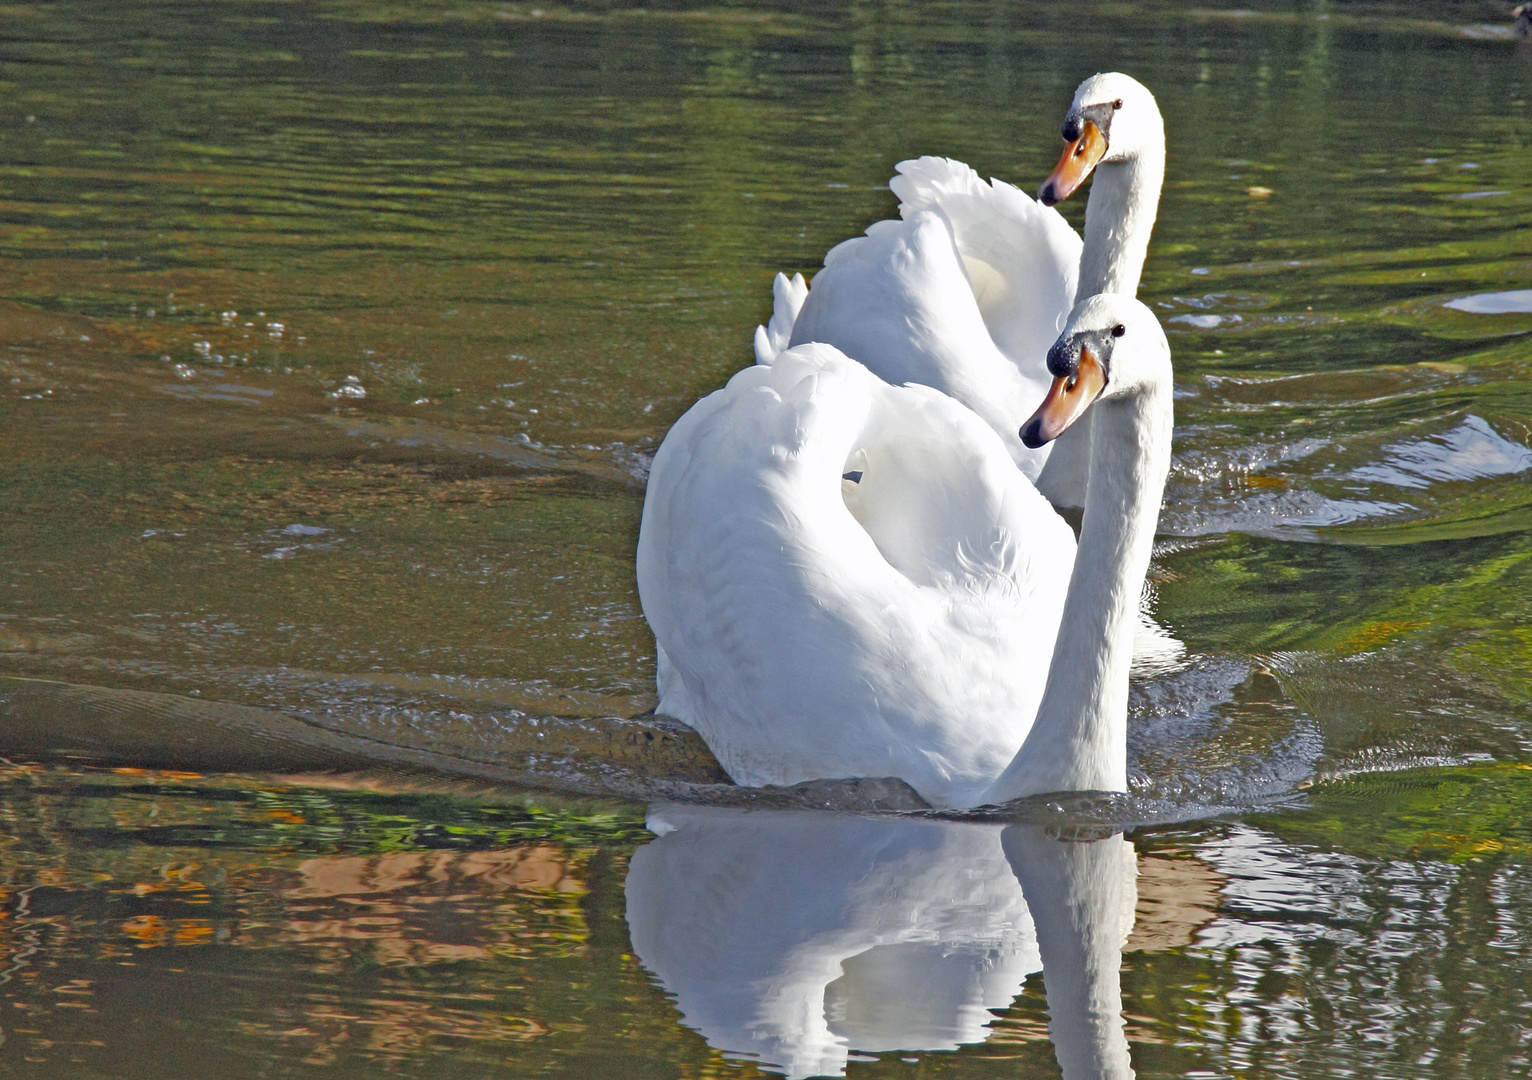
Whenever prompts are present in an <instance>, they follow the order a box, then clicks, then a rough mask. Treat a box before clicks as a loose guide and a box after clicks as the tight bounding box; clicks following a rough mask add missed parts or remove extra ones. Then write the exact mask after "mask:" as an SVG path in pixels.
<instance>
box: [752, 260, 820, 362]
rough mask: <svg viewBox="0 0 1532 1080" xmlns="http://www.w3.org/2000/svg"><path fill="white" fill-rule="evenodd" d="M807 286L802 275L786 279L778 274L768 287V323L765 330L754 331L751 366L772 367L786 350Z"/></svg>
mask: <svg viewBox="0 0 1532 1080" xmlns="http://www.w3.org/2000/svg"><path fill="white" fill-rule="evenodd" d="M808 295H809V284H808V282H807V281H805V280H803V275H802V274H794V275H793V276H792V277H791V278H789V277H788V276H787V275H786V274H778V275H777V276H776V278H775V279H774V280H773V281H772V283H771V300H772V307H771V319H770V321H768V322H767V323H766V325H765V326H757V327H756V328H755V362H756V363H757V364H768V365H769V364H774V363H776V360H777V357H778V356H780V355H781V353H782V351H783V350H784V349H786V348H787V343H788V341H789V340H791V338H792V336H793V326H794V325H796V324H797V322H798V313H799V312H800V311H802V310H803V302H804V301H805V300H807V299H808Z"/></svg>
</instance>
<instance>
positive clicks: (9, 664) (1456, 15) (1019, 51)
mask: <svg viewBox="0 0 1532 1080" xmlns="http://www.w3.org/2000/svg"><path fill="white" fill-rule="evenodd" d="M1508 6H1509V5H1507V7H1508ZM4 30H5V32H4V35H3V37H0V84H3V88H4V90H5V93H4V94H3V95H0V309H3V314H4V318H3V319H0V424H3V432H4V437H3V439H0V485H3V488H4V492H3V497H4V500H5V506H6V509H7V512H6V513H5V514H4V515H0V590H3V592H0V673H3V674H4V675H5V676H7V677H5V678H0V752H4V753H5V754H6V756H7V758H8V759H9V760H10V761H12V762H14V763H15V764H14V767H11V766H7V771H6V772H5V774H4V777H3V781H4V782H3V785H0V813H3V815H4V820H5V822H6V824H5V826H4V827H3V828H0V833H3V834H4V838H3V839H0V843H4V844H5V855H4V856H3V861H0V893H3V897H4V901H3V903H4V911H3V918H0V995H3V997H0V1011H3V1013H4V1015H0V1034H3V1036H4V1042H3V1044H0V1062H3V1064H4V1067H5V1070H6V1071H7V1072H9V1071H16V1072H17V1073H18V1075H37V1076H71V1077H73V1076H90V1075H100V1076H118V1075H138V1074H144V1073H146V1072H147V1071H149V1070H151V1069H152V1070H154V1071H156V1072H158V1073H160V1074H164V1075H171V1076H183V1075H184V1076H193V1075H199V1076H200V1075H206V1074H208V1073H209V1072H216V1073H218V1074H220V1075H230V1076H240V1075H249V1076H273V1075H307V1074H309V1073H311V1072H312V1073H314V1074H316V1075H318V1074H352V1073H354V1074H356V1075H377V1074H378V1073H380V1072H388V1071H399V1072H405V1073H420V1072H421V1071H423V1070H429V1071H430V1074H431V1075H442V1076H457V1075H462V1076H484V1075H502V1074H510V1075H521V1074H528V1075H530V1074H533V1073H551V1074H555V1075H568V1076H606V1075H633V1076H648V1075H653V1076H657V1077H658V1076H709V1075H718V1074H724V1073H728V1074H735V1073H739V1074H742V1075H748V1074H750V1073H751V1072H752V1070H756V1069H759V1068H763V1067H774V1068H777V1069H780V1070H786V1071H789V1072H795V1073H798V1074H812V1073H816V1072H817V1073H830V1074H833V1073H836V1072H838V1071H840V1070H842V1069H847V1070H849V1071H850V1073H851V1075H858V1074H861V1075H867V1076H882V1075H885V1074H886V1075H890V1076H894V1075H900V1076H902V1075H912V1074H913V1073H914V1072H917V1071H918V1072H919V1073H920V1074H921V1075H949V1074H950V1075H961V1076H967V1075H975V1076H990V1075H994V1076H999V1075H1007V1076H1013V1075H1033V1074H1036V1075H1040V1076H1048V1075H1057V1074H1058V1072H1059V1070H1060V1068H1061V1065H1060V1062H1061V1061H1064V1062H1067V1061H1074V1060H1085V1059H1075V1058H1071V1057H1070V1055H1071V1054H1075V1053H1076V1052H1081V1053H1084V1052H1086V1051H1089V1052H1090V1053H1095V1054H1097V1058H1095V1059H1091V1060H1097V1061H1098V1064H1097V1065H1095V1066H1089V1067H1090V1068H1096V1069H1097V1071H1098V1072H1103V1071H1104V1072H1105V1074H1108V1075H1112V1074H1113V1072H1112V1070H1114V1069H1115V1070H1117V1073H1116V1074H1118V1075H1120V1074H1121V1068H1124V1067H1126V1066H1125V1065H1124V1061H1125V1060H1126V1059H1125V1058H1124V1057H1123V1054H1124V1053H1126V1054H1128V1055H1130V1056H1131V1062H1132V1067H1133V1068H1134V1069H1135V1070H1136V1071H1137V1073H1138V1075H1140V1076H1160V1075H1165V1076H1172V1075H1174V1076H1181V1075H1187V1074H1191V1075H1206V1076H1226V1075H1241V1076H1260V1077H1266V1076H1271V1077H1289V1076H1291V1077H1329V1076H1335V1075H1343V1074H1346V1073H1355V1072H1363V1071H1365V1072H1367V1073H1370V1074H1372V1075H1376V1076H1379V1077H1393V1076H1398V1077H1416V1076H1431V1077H1436V1076H1444V1077H1445V1076H1452V1077H1455V1076H1488V1075H1520V1074H1524V1073H1527V1072H1529V1071H1532V1063H1529V1061H1528V1057H1529V1055H1532V995H1529V994H1528V992H1527V990H1526V986H1527V979H1528V975H1529V973H1532V955H1529V952H1528V947H1529V945H1528V943H1529V941H1532V904H1529V903H1528V900H1527V897H1528V896H1529V895H1532V890H1529V887H1528V886H1529V881H1528V873H1527V867H1528V865H1529V863H1528V858H1529V851H1532V848H1529V844H1532V834H1529V833H1528V831H1527V826H1526V822H1527V821H1528V820H1529V814H1528V811H1529V810H1532V805H1529V804H1532V786H1529V785H1532V780H1528V777H1529V776H1532V773H1529V772H1528V771H1526V770H1525V769H1524V768H1522V767H1521V766H1522V765H1523V764H1524V763H1526V762H1528V761H1532V630H1529V626H1532V390H1529V389H1528V388H1529V386H1532V381H1529V379H1532V345H1529V344H1528V334H1529V333H1532V288H1529V286H1532V209H1529V208H1532V179H1529V177H1532V170H1529V168H1528V152H1529V151H1528V143H1529V141H1532V138H1529V137H1532V120H1529V118H1528V104H1527V102H1528V94H1529V91H1532V54H1529V53H1528V51H1527V48H1526V47H1525V46H1522V45H1520V44H1519V43H1518V42H1517V40H1516V39H1515V36H1514V34H1513V33H1512V31H1511V29H1510V22H1509V19H1508V17H1506V16H1504V15H1503V13H1501V12H1500V11H1499V9H1498V8H1497V7H1496V6H1495V5H1488V6H1485V5H1480V4H1467V3H1462V4H1455V3H1445V4H1438V3H1433V4H1425V3H1379V4H1371V5H1366V6H1362V7H1359V6H1356V5H1338V4H1329V3H1324V2H1322V0H1316V2H1315V3H1311V4H1303V5H1298V6H1294V5H1279V6H1265V7H1260V8H1256V9H1249V8H1246V9H1241V10H1222V11H1221V10H1217V9H1215V8H1213V7H1194V6H1193V5H1189V4H1180V3H1144V4H1137V5H1132V6H1131V7H1129V6H1124V7H1122V8H1109V9H1106V10H1101V9H1100V8H1099V6H1098V5H1089V6H1087V5H1083V4H1079V5H1077V4H1057V3H1053V4H1046V5H1044V4H1036V5H1033V4H1010V5H1006V4H999V5H995V4H990V5H979V4H966V3H958V4H951V5H942V6H941V7H939V8H931V7H928V6H923V5H914V4H910V5H903V4H886V5H881V6H876V7H869V6H864V5H847V6H842V7H826V6H825V5H801V6H796V7H795V6H790V5H779V6H776V7H765V6H751V7H748V8H745V7H739V8H729V7H722V6H719V7H702V6H696V5H687V4H677V5H671V6H666V5H649V6H648V7H647V8H646V9H645V10H636V9H635V10H626V9H623V8H621V7H619V6H606V5H592V6H587V7H581V6H573V7H559V6H552V5H549V6H547V7H537V8H534V7H533V6H531V5H525V4H511V3H476V2H471V0H465V2H462V3H453V2H450V0H442V2H437V3H420V4H409V5H406V4H387V3H364V2H361V0H355V2H348V0H322V2H320V3H315V4H308V5H303V6H293V5H289V4H277V3H271V4H260V3H249V2H244V0H230V2H226V3H220V4H217V5H206V4H198V5H174V4H158V5H133V6H124V5H119V4H105V3H98V4H92V3H66V4H58V5H29V4H15V5H10V6H8V7H7V8H6V9H5V11H4ZM1113 68H1115V69H1121V70H1125V71H1128V72H1130V73H1132V74H1134V75H1136V76H1137V77H1138V78H1140V79H1141V80H1142V81H1143V82H1144V83H1146V84H1147V85H1148V86H1150V87H1151V89H1153V90H1154V92H1155V93H1156V95H1157V96H1158V98H1159V101H1160V104H1161V107H1162V110H1163V111H1164V113H1165V116H1166V121H1167V133H1168V137H1169V140H1170V158H1169V167H1168V174H1167V183H1166V188H1165V196H1164V202H1163V204H1162V209H1161V217H1160V222H1159V224H1158V226H1157V229H1156V233H1155V242H1154V244H1153V246H1152V247H1151V250H1150V258H1149V263H1148V266H1147V269H1146V273H1145V278H1144V284H1143V287H1142V289H1141V293H1140V295H1141V296H1142V297H1143V298H1144V299H1146V300H1147V301H1148V302H1149V303H1150V304H1151V305H1153V306H1155V307H1156V308H1157V310H1158V311H1159V313H1160V316H1161V318H1162V320H1163V321H1164V323H1165V325H1166V328H1167V330H1168V331H1169V333H1170V335H1171V343H1172V348H1173V350H1174V353H1175V362H1176V371H1177V402H1176V405H1177V435H1176V443H1175V464H1174V466H1173V471H1172V476H1171V482H1170V486H1169V489H1168V492H1167V500H1166V505H1165V509H1164V512H1163V514H1162V517H1161V538H1160V543H1159V545H1158V549H1157V554H1156V558H1155V564H1154V568H1153V570H1152V572H1151V584H1152V590H1151V595H1150V597H1149V600H1150V608H1151V610H1152V612H1153V615H1154V617H1155V619H1156V620H1157V621H1158V623H1159V624H1160V625H1161V626H1163V627H1164V628H1165V629H1166V631H1167V632H1168V634H1170V635H1172V636H1173V638H1174V639H1175V640H1176V641H1179V642H1180V643H1181V644H1182V645H1184V646H1185V652H1184V654H1182V655H1181V657H1180V659H1179V660H1177V661H1176V662H1174V663H1167V664H1163V665H1161V666H1160V667H1159V668H1157V669H1155V670H1152V671H1146V672H1144V673H1143V675H1142V677H1141V678H1139V679H1138V681H1137V682H1136V683H1135V687H1134V696H1133V704H1132V709H1133V717H1134V719H1133V722H1132V725H1131V727H1130V767H1131V769H1132V782H1133V785H1134V792H1133V797H1132V798H1131V799H1128V800H1118V801H1115V802H1106V803H1100V802H1092V801H1089V800H1086V801H1076V802H1073V803H1068V804H1054V805H1048V804H1046V803H1044V804H1039V805H1036V806H1031V807H1022V808H1015V809H1014V810H1013V811H1010V812H1008V813H1007V814H1002V815H992V816H987V817H986V816H978V817H976V818H975V819H972V820H953V819H939V818H934V817H930V816H920V815H916V816H914V817H910V816H895V815H889V814H887V813H882V814H874V815H872V816H863V817H854V818H844V817H835V816H829V815H827V814H825V813H823V811H822V810H821V811H818V812H809V811H808V810H806V809H805V808H807V807H821V808H823V807H825V806H840V807H842V808H845V807H856V808H862V809H879V808H881V809H882V810H888V809H899V808H901V807H908V806H909V803H908V800H907V798H905V797H904V796H903V795H902V794H901V793H900V792H899V791H897V790H889V789H886V788H880V787H878V786H877V785H862V786H860V787H858V788H855V789H839V788H816V789H811V790H807V791H796V792H767V793H755V792H748V791H742V790H740V789H737V788H733V787H731V786H730V785H728V784H727V779H726V777H724V776H723V775H722V774H721V773H720V772H719V770H718V769H717V767H716V765H715V764H714V763H713V762H712V761H711V759H710V757H709V756H708V755H707V753H706V750H705V748H703V747H702V746H701V745H700V743H699V742H698V741H697V740H696V738H695V736H692V735H690V734H689V733H688V732H686V731H685V730H683V729H679V728H677V727H675V726H673V725H670V724H667V723H666V722H665V721H664V720H663V719H657V718H653V717H647V716H645V715H643V714H644V713H645V712H646V710H648V709H649V708H650V707H652V705H653V704H654V697H653V694H652V684H653V673H654V672H653V668H654V664H653V641H652V638H650V637H649V635H648V633H647V630H646V628H645V626H644V623H643V621H642V617H641V614H640V612H639V610H638V605H637V598H636V592H635V588H634V585H633V561H632V552H633V545H634V541H635V539H636V527H637V519H638V512H639V507H640V505H641V500H642V492H643V483H644V478H645V472H646V467H647V462H648V460H649V456H650V455H651V454H652V453H653V451H654V449H655V447H656V446H657V445H658V443H659V440H660V438H661V437H662V436H663V434H664V432H665V430H666V428H667V427H668V426H669V424H670V423H671V422H672V421H673V420H674V419H675V418H676V417H677V416H678V415H679V414H680V413H681V412H682V411H684V410H685V409H686V408H687V407H688V406H689V405H690V404H691V402H692V401H694V400H695V399H696V397H697V396H698V395H699V394H702V393H705V392H707V391H709V390H711V389H713V388H716V387H717V386H719V385H721V384H722V382H723V381H724V380H725V379H726V378H727V376H728V375H729V374H730V373H732V372H733V371H735V370H737V369H738V368H739V367H740V366H741V365H743V364H745V363H747V362H749V359H750V352H749V342H750V332H751V330H752V329H753V327H754V326H755V324H756V323H757V322H759V321H761V320H762V319H764V318H765V316H766V315H767V314H768V313H769V303H770V280H771V275H772V274H773V273H775V272H776V271H778V270H787V271H789V272H791V271H794V270H801V271H804V272H805V273H811V272H812V271H813V270H814V268H815V267H816V266H817V265H818V262H819V259H820V258H821V256H822V255H823V253H824V251H825V250H826V249H827V248H828V247H830V246H831V245H833V244H834V243H835V242H837V241H839V240H841V239H843V238H845V237H847V236H850V235H854V234H856V233H858V232H859V231H860V230H861V229H862V228H864V227H865V226H866V225H867V224H868V223H869V222H870V221H872V220H875V219H877V218H879V217H882V216H887V215H888V214H890V213H892V211H893V200H892V197H891V195H890V194H889V193H888V191H887V189H886V181H887V178H888V176H889V174H890V171H891V168H892V165H893V163H894V162H896V161H898V160H900V159H901V158H904V157H909V156H915V155H918V154H922V153H943V154H950V155H952V156H955V157H959V158H962V159H964V160H967V161H969V162H970V163H972V164H973V165H974V166H975V167H976V168H978V169H979V170H980V172H981V173H983V174H985V175H996V176H999V177H1001V178H1003V179H1007V180H1010V181H1013V182H1015V183H1017V184H1019V185H1021V186H1022V187H1023V188H1026V189H1032V188H1035V186H1036V185H1037V184H1038V183H1039V182H1040V180H1041V179H1042V177H1043V176H1044V175H1046V173H1047V170H1048V169H1049V167H1050V166H1051V165H1052V162H1053V159H1054V157H1055V156H1056V154H1057V152H1058V148H1059V141H1058V134H1057V129H1058V125H1059V122H1060V121H1061V119H1062V115H1063V111H1064V108H1065V106H1066V104H1067V101H1068V98H1069V94H1070V92H1071V91H1072V89H1073V87H1074V85H1075V84H1076V83H1077V82H1078V81H1079V79H1080V78H1081V77H1083V76H1084V75H1087V74H1089V73H1091V72H1093V71H1096V70H1101V69H1113ZM1063 209H1064V210H1065V212H1066V214H1067V215H1069V216H1070V217H1071V220H1073V221H1074V222H1076V224H1078V222H1079V220H1080V214H1081V210H1082V206H1081V205H1080V204H1079V203H1077V202H1076V203H1070V204H1066V205H1065V207H1064V208H1063ZM21 679H26V680H32V681H19V680H21ZM36 680H47V681H44V682H39V681H36ZM29 763H40V764H29ZM124 768H129V769H139V770H148V771H139V772H136V773H135V772H129V773H124V772H121V771H113V770H114V769H117V770H121V769H124ZM166 769H168V770H176V771H175V772H170V773H167V772H161V771H156V770H166ZM335 770H341V771H342V772H343V773H344V774H345V775H347V776H350V777H351V779H349V780H345V781H341V780H337V779H335V778H334V777H333V776H332V777H331V778H330V779H327V780H321V779H319V778H318V774H320V773H325V772H329V773H333V772H334V771H335ZM226 772H227V773H230V774H231V775H223V774H224V773H226ZM297 773H302V774H305V776H301V777H300V776H295V775H294V774H297ZM180 774H185V775H180ZM234 774H237V775H234ZM511 785H520V787H515V788H513V787H512V786H511ZM528 786H530V787H532V788H536V789H539V790H541V791H542V792H544V794H540V795H537V796H531V795H526V794H517V793H516V792H518V791H520V792H524V791H525V790H527V788H528ZM359 789H369V790H359ZM557 792H563V794H562V795H561V794H557ZM612 796H617V797H622V798H625V799H629V800H638V801H637V802H632V801H629V802H610V803H607V802H602V803H586V802H572V801H569V800H570V799H573V798H577V797H579V798H592V797H597V798H605V797H612ZM645 806H648V807H649V809H648V810H647V811H646V809H645ZM746 808H754V809H753V810H751V812H748V813H746V812H744V811H745V809H746ZM1214 813H1218V814H1221V815H1222V816H1218V817H1216V818H1210V817H1209V815H1210V814H1214ZM646 814H647V815H648V816H647V821H648V828H646V827H645V821H646ZM1122 825H1128V826H1130V831H1129V833H1128V836H1129V841H1130V844H1131V847H1128V846H1125V845H1124V842H1123V840H1122V839H1121V835H1120V833H1119V832H1118V831H1117V829H1118V827H1120V826H1122ZM1039 830H1041V831H1039ZM1050 830H1051V832H1050ZM1059 834H1062V835H1063V836H1065V837H1066V838H1067V839H1068V840H1069V843H1067V844H1062V843H1060V842H1059V841H1057V840H1054V839H1050V837H1051V836H1055V835H1059ZM1050 844H1051V845H1053V846H1052V847H1049V846H1048V845H1050ZM1050 860H1051V861H1050ZM1098 864H1099V865H1098ZM1108 867H1112V868H1115V869H1112V870H1111V872H1110V873H1109V872H1108V870H1107V868H1108ZM1040 868H1041V869H1040ZM625 882H626V884H627V893H626V895H625V894H624V883H625ZM1038 882H1045V883H1048V887H1047V888H1044V887H1043V886H1042V885H1039V884H1037V883H1038ZM890 883H893V884H890ZM895 885H898V886H899V887H895ZM1071 889H1073V890H1074V891H1073V892H1070V890H1071ZM1071 898H1073V899H1071ZM1071 905H1073V906H1072V907H1071ZM1064 909H1069V910H1072V911H1075V912H1076V913H1077V915H1078V916H1079V917H1078V918H1076V919H1075V920H1074V921H1073V922H1069V923H1068V924H1067V925H1064V924H1062V923H1061V922H1060V920H1059V918H1058V912H1059V911H1060V910H1064ZM1061 926H1064V928H1063V929H1060V927H1061ZM1071 950H1072V951H1071ZM1050 954H1051V955H1053V956H1054V957H1064V958H1065V959H1058V960H1054V961H1052V963H1051V968H1050ZM1071 958H1072V959H1071ZM1061 971H1062V972H1065V973H1066V974H1062V975H1061V974H1058V973H1059V972H1061ZM1069 973H1073V974H1069ZM1081 973H1084V974H1085V975H1088V976H1089V978H1083V976H1082V978H1083V981H1081V978H1075V976H1079V975H1080V974H1081ZM1114 995H1115V996H1114ZM917 999H918V1000H917ZM1092 1003H1094V1004H1092ZM1050 1010H1051V1012H1050ZM1050 1023H1052V1024H1053V1025H1054V1030H1053V1038H1052V1039H1051V1040H1050V1039H1049V1026H1050ZM1081 1048H1085V1049H1084V1050H1082V1049H1081ZM1114 1055H1115V1056H1114ZM1098 1059H1099V1060H1098ZM1101 1062H1106V1064H1101ZM1068 1067H1069V1068H1071V1069H1073V1068H1074V1067H1075V1066H1068ZM1080 1067H1081V1068H1085V1067H1086V1066H1080ZM1071 1075H1072V1073H1071Z"/></svg>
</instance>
